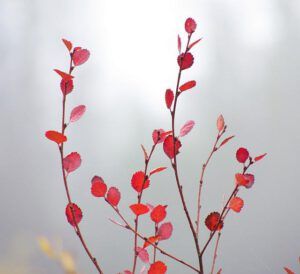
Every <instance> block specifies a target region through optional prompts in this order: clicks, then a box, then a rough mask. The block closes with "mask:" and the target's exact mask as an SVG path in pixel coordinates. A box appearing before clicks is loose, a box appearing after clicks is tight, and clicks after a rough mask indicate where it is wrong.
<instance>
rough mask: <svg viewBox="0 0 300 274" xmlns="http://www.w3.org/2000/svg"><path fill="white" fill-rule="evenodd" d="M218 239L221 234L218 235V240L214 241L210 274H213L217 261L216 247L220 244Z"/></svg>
mask: <svg viewBox="0 0 300 274" xmlns="http://www.w3.org/2000/svg"><path fill="white" fill-rule="evenodd" d="M220 237H221V232H219V233H218V238H217V241H216V245H215V251H214V257H213V263H212V266H211V271H210V274H214V270H215V265H216V260H217V256H218V255H217V252H218V247H219V242H220Z"/></svg>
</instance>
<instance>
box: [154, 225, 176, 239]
mask: <svg viewBox="0 0 300 274" xmlns="http://www.w3.org/2000/svg"><path fill="white" fill-rule="evenodd" d="M172 232H173V225H172V224H171V223H170V222H169V223H163V224H161V225H160V227H159V228H158V232H157V235H158V236H159V240H161V241H162V240H167V239H169V238H170V237H171V235H172Z"/></svg>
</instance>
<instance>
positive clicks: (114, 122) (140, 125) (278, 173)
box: [0, 0, 300, 274]
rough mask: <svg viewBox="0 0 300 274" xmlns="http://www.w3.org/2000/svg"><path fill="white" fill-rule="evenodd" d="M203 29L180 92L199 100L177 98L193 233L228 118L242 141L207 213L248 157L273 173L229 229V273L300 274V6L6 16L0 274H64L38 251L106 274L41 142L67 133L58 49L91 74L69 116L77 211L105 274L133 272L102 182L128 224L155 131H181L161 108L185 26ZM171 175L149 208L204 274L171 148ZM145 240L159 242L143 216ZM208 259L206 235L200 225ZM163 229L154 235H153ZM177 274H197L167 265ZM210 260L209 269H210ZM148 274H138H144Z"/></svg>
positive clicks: (65, 9) (2, 9)
mask: <svg viewBox="0 0 300 274" xmlns="http://www.w3.org/2000/svg"><path fill="white" fill-rule="evenodd" d="M187 17H193V18H194V19H195V20H196V21H197V24H198V27H197V30H196V33H195V35H194V38H195V39H196V38H200V37H203V41H201V42H200V43H199V44H198V45H197V46H196V47H195V48H194V49H193V50H192V53H193V55H194V57H195V62H194V65H193V66H192V68H191V69H189V70H186V71H185V72H184V73H183V78H182V81H185V80H186V81H187V80H192V79H194V80H196V81H197V87H196V88H195V89H193V90H191V91H188V92H186V94H184V95H182V97H181V98H180V101H179V104H178V109H177V121H176V128H177V130H178V129H179V128H180V127H181V125H183V124H184V123H185V122H186V121H187V120H191V119H192V120H195V122H196V126H195V128H194V129H193V131H192V132H191V133H190V134H189V135H188V136H186V137H184V138H183V140H182V143H183V146H182V148H181V153H180V154H179V156H178V161H179V171H180V176H181V180H182V184H183V186H184V193H185V196H186V199H187V203H188V208H189V209H190V211H191V215H192V216H193V218H194V219H195V215H196V194H195V193H196V192H197V186H198V180H199V174H200V170H201V166H202V163H203V162H204V161H205V160H206V158H207V156H208V154H209V152H210V149H211V147H212V144H213V142H214V139H215V136H216V134H217V130H216V119H217V117H218V115H219V114H220V113H222V114H223V116H224V118H225V121H226V123H227V125H228V131H227V133H228V136H229V135H235V136H236V137H235V138H234V139H233V140H232V141H231V142H230V143H228V144H227V145H226V146H225V147H224V148H223V149H221V150H220V151H219V152H218V153H217V154H216V155H215V156H214V158H213V159H212V162H211V164H210V165H209V166H208V168H207V172H206V175H205V185H204V188H203V211H202V216H206V215H207V214H208V213H210V212H211V211H217V210H219V209H220V208H221V206H222V200H223V196H224V195H225V197H228V195H229V194H230V193H231V191H232V188H233V186H234V180H233V177H234V174H235V173H236V172H238V171H240V168H241V167H240V165H239V164H238V163H237V162H236V160H235V151H236V149H237V148H239V147H240V146H243V147H246V148H248V149H249V151H250V154H251V155H252V156H257V155H260V154H262V153H264V152H267V153H268V155H267V157H266V158H265V159H264V160H263V161H261V162H259V163H258V164H257V165H255V166H254V167H253V169H251V172H252V173H254V174H255V184H254V186H253V187H252V188H251V189H250V190H244V189H243V190H242V191H241V192H240V197H242V198H243V199H244V201H245V206H244V208H243V209H242V212H241V213H239V214H236V213H230V214H229V216H228V217H227V219H226V223H225V226H224V229H223V233H222V237H221V241H220V247H219V255H218V259H217V266H216V270H218V269H219V268H220V267H222V268H223V272H222V273H224V274H227V273H228V274H240V273H245V274H257V273H270V274H271V273H283V266H289V267H290V268H291V269H293V270H294V271H295V272H296V273H297V272H299V263H298V257H299V255H300V241H299V239H300V229H299V226H300V218H299V198H300V182H299V169H298V168H299V153H300V149H299V141H300V139H299V133H300V130H299V120H300V110H299V102H300V95H299V84H300V81H299V76H300V51H299V48H300V2H299V1H297V0H247V1H246V0H245V1H237V0H228V1H216V0H206V1H200V0H195V1H183V0H165V1H158V0H152V1H143V0H140V1H138V0H129V1H113V0H99V1H95V0H87V1H69V0H68V1H58V0H52V1H38V0H27V1H25V0H24V1H21V0H19V1H18V0H1V1H0V35H1V42H0V56H1V63H0V95H1V97H0V98H1V100H0V117H1V119H0V127H1V135H0V144H1V145H0V153H1V158H2V160H1V161H0V178H1V190H0V216H1V225H0V273H1V274H24V273H25V274H28V273H30V274H50V273H63V271H62V269H61V267H60V266H59V265H58V264H56V263H55V262H53V261H51V260H49V259H48V258H47V257H46V256H45V255H44V254H42V252H41V251H40V249H39V247H38V245H37V237H38V236H45V237H47V238H49V239H50V240H51V241H56V239H60V240H61V241H62V243H63V247H64V248H65V249H66V250H68V251H69V252H71V254H72V255H73V256H74V258H75V260H76V267H77V270H78V273H82V274H88V273H96V272H95V269H94V266H93V265H92V264H91V262H90V261H89V259H88V258H87V256H86V254H85V253H84V251H83V248H82V246H81V244H80V242H79V240H78V239H77V237H76V235H75V234H74V231H73V229H72V227H71V226H70V225H69V224H68V223H67V222H66V218H65V214H64V211H65V206H66V203H67V201H66V195H65V192H64V187H63V181H62V176H61V169H60V162H59V154H58V151H57V148H56V146H55V145H54V144H53V143H51V142H50V141H48V140H46V138H45V137H44V133H45V131H47V130H50V129H56V130H59V129H60V119H61V118H60V117H61V99H62V96H61V91H60V88H59V77H58V76H57V75H56V74H55V73H54V72H53V69H54V68H57V69H60V70H67V67H68V54H67V51H66V49H65V47H64V45H63V43H62V42H61V38H66V39H68V40H70V41H72V42H73V44H74V45H75V46H82V47H83V48H88V49H89V50H90V52H91V56H90V59H89V61H88V62H87V63H86V64H84V65H82V66H80V67H78V69H76V70H75V73H74V74H75V83H74V84H75V89H74V91H73V93H71V94H70V95H69V96H68V103H67V113H69V112H70V110H71V109H72V108H73V107H74V106H76V105H79V104H84V105H86V106H87V112H86V113H85V115H84V117H83V118H82V119H81V120H80V121H78V122H76V123H74V124H73V125H71V126H70V127H69V129H68V130H67V135H68V139H69V140H68V142H67V143H66V146H65V153H69V152H72V151H78V152H79V153H80V154H81V156H82V160H83V162H82V166H81V167H80V169H78V170H77V171H76V172H74V173H72V174H71V175H70V176H69V185H70V189H71V194H72V196H73V200H74V202H76V203H77V204H78V205H79V206H80V207H81V209H82V210H83V213H84V218H83V220H82V222H81V224H80V225H81V229H82V232H83V234H84V236H85V239H86V242H87V244H88V245H89V247H90V249H91V251H92V253H93V254H94V255H95V256H96V257H97V258H98V259H99V260H100V262H101V264H102V267H103V269H104V271H105V273H117V272H119V271H122V270H124V269H130V268H131V267H132V248H133V247H132V245H133V239H132V238H133V235H132V234H130V232H128V231H125V230H124V229H122V228H120V227H118V226H116V225H114V224H112V223H111V222H110V221H109V220H108V218H113V219H115V220H118V218H117V216H116V215H115V214H114V212H113V211H112V210H111V209H110V208H109V207H108V206H107V205H106V204H105V203H104V202H103V200H101V199H96V198H94V197H92V196H91V194H90V180H91V178H92V177H93V176H94V175H99V176H102V177H103V178H104V180H105V181H106V183H107V184H108V185H109V186H117V187H118V188H119V189H120V191H121V193H122V199H121V202H120V208H121V210H122V211H123V212H124V213H125V216H127V218H128V219H129V220H130V222H131V223H133V218H132V213H131V212H130V211H129V209H128V206H129V205H130V204H133V203H135V202H136V193H135V191H133V189H132V188H131V186H130V179H131V176H132V174H133V173H134V172H135V171H138V170H141V169H143V168H144V162H143V154H142V151H141V148H140V144H143V145H144V146H145V147H146V148H147V149H148V150H149V149H150V147H151V145H152V138H151V134H152V130H153V129H156V128H164V129H169V128H170V116H169V113H168V111H167V109H166V107H165V102H164V92H165V90H166V89H167V88H172V89H175V84H176V77H177V71H178V65H177V62H176V58H177V55H178V52H177V34H180V35H181V37H182V39H183V44H185V41H186V40H185V39H186V34H185V31H184V21H185V19H186V18H187ZM158 166H168V169H167V170H166V171H165V172H163V173H161V174H158V175H155V176H153V178H152V180H151V187H150V188H149V189H148V190H147V191H145V195H144V196H143V200H144V201H145V202H149V203H152V204H167V205H168V216H167V220H168V221H171V222H172V223H173V225H174V232H173V235H172V238H171V239H170V240H168V241H165V242H162V243H161V247H163V248H165V249H166V250H169V251H172V253H174V254H176V255H178V257H182V258H184V259H185V260H186V261H188V262H190V263H192V264H194V265H196V257H195V250H194V243H193V239H192V237H191V234H190V231H189V228H188V225H187V221H186V219H185V216H184V215H183V210H182V206H181V204H180V202H179V195H178V193H177V188H176V186H175V180H174V174H173V173H172V169H171V168H170V165H169V160H168V159H167V157H166V156H165V154H164V153H163V151H162V148H161V147H160V148H159V149H158V150H157V151H156V152H155V155H154V157H153V160H152V162H151V165H150V168H155V167H158ZM140 219H141V224H142V225H141V228H142V231H143V234H145V235H150V234H151V233H153V227H152V224H151V222H150V221H149V220H148V219H149V218H148V217H146V216H142V217H141V218H140ZM203 222H204V218H202V230H201V239H202V244H203V242H204V240H205V239H206V238H207V237H208V235H209V232H208V230H207V229H206V228H205V227H204V225H203ZM150 224H151V226H150ZM158 257H159V259H161V260H162V261H164V262H165V263H166V264H167V266H168V273H175V274H177V273H178V274H179V273H193V272H191V271H189V270H188V269H187V268H184V267H182V266H181V265H180V264H178V263H176V262H174V261H171V260H169V259H168V258H166V257H163V256H162V255H160V254H159V255H158ZM211 261H212V248H211V249H209V251H208V252H207V254H206V256H205V266H206V270H207V271H208V270H209V269H210V265H211ZM140 267H141V264H140V263H139V267H138V269H140Z"/></svg>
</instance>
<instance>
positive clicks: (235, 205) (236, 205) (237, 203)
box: [229, 197, 244, 212]
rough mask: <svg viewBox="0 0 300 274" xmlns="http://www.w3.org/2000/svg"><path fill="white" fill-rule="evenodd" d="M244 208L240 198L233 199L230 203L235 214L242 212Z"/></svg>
mask: <svg viewBox="0 0 300 274" xmlns="http://www.w3.org/2000/svg"><path fill="white" fill-rule="evenodd" d="M243 206H244V201H243V199H241V198H240V197H233V198H232V199H231V200H230V202H229V208H230V209H232V210H233V211H235V212H240V211H241V209H242V208H243Z"/></svg>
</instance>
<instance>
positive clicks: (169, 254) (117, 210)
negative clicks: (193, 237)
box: [105, 200, 200, 273]
mask: <svg viewBox="0 0 300 274" xmlns="http://www.w3.org/2000/svg"><path fill="white" fill-rule="evenodd" d="M105 201H106V202H107V203H108V204H109V205H110V206H111V207H112V209H113V210H114V211H115V212H116V213H117V214H118V216H119V217H120V218H121V219H122V221H123V222H124V224H125V225H126V228H127V229H129V230H130V231H131V232H133V233H134V234H135V235H137V237H139V238H140V239H142V240H143V241H145V242H147V243H148V244H149V245H151V246H153V247H156V249H157V250H159V251H160V253H161V254H163V255H165V256H167V257H169V258H171V259H173V260H174V261H177V262H178V263H180V264H183V265H185V266H187V267H188V268H190V269H192V270H194V271H195V272H197V273H200V271H199V270H198V269H197V268H195V267H193V266H192V265H190V264H189V263H187V262H185V261H184V260H182V259H179V258H178V257H176V256H174V255H172V254H171V253H168V252H167V251H165V250H164V249H162V248H160V247H159V246H156V245H155V243H152V242H150V241H149V240H148V239H147V237H144V236H142V235H141V234H140V233H139V232H137V231H136V230H135V229H134V228H133V227H132V226H131V225H130V224H129V223H128V222H127V221H126V219H125V218H124V216H123V215H122V214H121V212H120V211H119V209H118V208H117V207H114V206H112V205H111V204H110V203H109V202H108V201H107V200H105Z"/></svg>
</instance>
